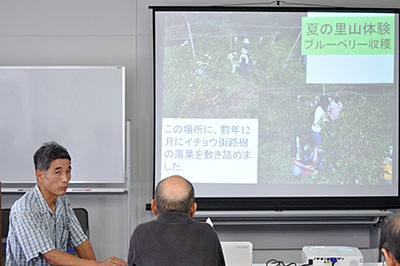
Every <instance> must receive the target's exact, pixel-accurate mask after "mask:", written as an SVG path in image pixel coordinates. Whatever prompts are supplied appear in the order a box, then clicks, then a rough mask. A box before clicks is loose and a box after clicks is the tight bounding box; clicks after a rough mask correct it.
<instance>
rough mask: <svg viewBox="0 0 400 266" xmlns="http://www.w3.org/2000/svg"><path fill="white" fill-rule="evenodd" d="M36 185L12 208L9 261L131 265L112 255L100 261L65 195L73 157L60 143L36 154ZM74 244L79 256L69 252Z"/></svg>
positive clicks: (48, 146)
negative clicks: (69, 247) (68, 249)
mask: <svg viewBox="0 0 400 266" xmlns="http://www.w3.org/2000/svg"><path fill="white" fill-rule="evenodd" d="M33 161H34V164H35V169H36V171H35V175H36V186H35V187H33V188H32V189H30V190H29V191H28V192H26V193H25V195H23V196H22V197H21V198H20V199H18V200H17V201H16V202H15V203H14V205H13V206H12V208H11V211H10V224H9V231H8V237H7V258H6V265H8V266H11V265H18V266H21V265H127V264H126V262H124V261H123V260H121V259H119V258H115V257H111V258H109V259H108V260H106V261H103V262H96V258H95V255H94V252H93V249H92V246H91V244H90V242H89V240H88V238H87V237H86V235H85V234H84V233H83V230H82V228H81V226H80V224H79V221H78V219H77V218H76V216H75V213H74V211H73V210H72V208H71V203H70V201H69V199H68V197H67V196H66V195H65V194H66V191H67V187H68V182H69V181H70V180H71V157H70V155H69V154H68V151H67V150H66V149H65V148H64V147H62V146H60V145H59V144H57V143H56V142H49V143H45V144H43V146H42V147H40V148H39V149H38V150H37V151H36V153H35V154H34V156H33ZM67 246H71V247H74V248H75V250H76V252H77V253H78V255H79V257H80V258H78V257H76V256H73V255H70V254H67V253H66V251H67Z"/></svg>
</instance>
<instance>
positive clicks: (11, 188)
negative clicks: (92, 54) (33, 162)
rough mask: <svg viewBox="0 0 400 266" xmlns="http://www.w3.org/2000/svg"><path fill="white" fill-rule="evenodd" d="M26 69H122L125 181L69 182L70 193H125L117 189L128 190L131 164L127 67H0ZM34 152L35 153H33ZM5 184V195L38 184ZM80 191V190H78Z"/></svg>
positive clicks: (8, 182)
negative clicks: (126, 106) (127, 118)
mask: <svg viewBox="0 0 400 266" xmlns="http://www.w3.org/2000/svg"><path fill="white" fill-rule="evenodd" d="M24 69H39V70H40V69H44V70H46V69H48V70H52V69H74V70H79V69H121V71H122V77H121V78H122V82H121V84H122V92H121V107H122V110H121V114H122V123H121V127H122V130H121V132H122V147H123V150H122V160H123V162H122V166H123V169H122V170H123V173H124V176H123V178H122V179H123V180H122V181H119V180H116V181H113V180H101V181H99V180H93V181H80V180H78V181H74V180H71V181H70V182H69V185H70V188H69V190H70V191H69V192H78V191H79V188H82V187H85V188H89V187H90V188H92V187H94V188H96V187H98V189H95V190H96V192H117V193H121V192H125V191H126V190H125V189H124V190H120V189H116V188H115V187H117V188H121V187H122V188H126V186H127V180H128V178H129V177H127V170H126V169H127V164H130V162H127V157H126V154H127V149H130V147H127V139H126V138H127V130H126V126H127V125H126V118H125V117H126V114H125V113H126V108H125V105H126V102H125V93H126V84H125V75H126V74H125V71H126V70H125V66H119V65H114V66H112V65H110V66H73V65H71V66H62V65H60V66H0V71H1V70H24ZM33 152H34V151H33ZM33 174H34V172H32V175H33ZM2 184H3V188H2V191H4V192H5V193H21V192H25V188H26V187H29V186H32V185H34V184H36V182H34V178H32V182H25V181H15V182H13V181H2ZM107 184H109V186H107ZM77 189H78V190H77ZM90 190H91V191H90V192H92V193H93V192H95V191H94V190H93V189H90ZM79 192H80V193H82V192H87V191H82V190H81V191H79Z"/></svg>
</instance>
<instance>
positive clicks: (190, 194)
mask: <svg viewBox="0 0 400 266" xmlns="http://www.w3.org/2000/svg"><path fill="white" fill-rule="evenodd" d="M151 209H152V211H153V213H154V215H155V216H157V219H156V220H153V221H150V222H147V223H144V224H141V225H139V226H137V227H136V229H135V231H134V232H133V234H132V237H131V240H130V244H129V254H128V264H129V265H130V266H160V265H171V266H172V265H173V266H189V265H190V266H225V260H224V256H223V253H222V248H221V245H220V242H219V239H218V236H217V234H216V232H215V231H214V229H213V228H212V227H211V226H210V225H208V224H206V223H202V222H197V221H194V220H193V219H192V218H193V216H194V214H195V212H196V209H197V204H196V202H194V189H193V186H192V184H191V183H190V182H189V181H188V180H186V179H185V178H183V177H181V176H170V177H168V178H166V179H164V180H162V181H161V182H160V183H158V185H157V188H156V192H155V197H154V199H153V200H152V201H151Z"/></svg>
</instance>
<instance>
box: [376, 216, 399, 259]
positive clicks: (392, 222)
mask: <svg viewBox="0 0 400 266" xmlns="http://www.w3.org/2000/svg"><path fill="white" fill-rule="evenodd" d="M379 243H380V244H379V246H380V250H381V251H382V253H383V255H384V256H385V260H386V263H387V266H400V215H399V214H397V215H391V216H388V217H386V219H385V220H384V222H383V224H382V228H381V239H380V241H379Z"/></svg>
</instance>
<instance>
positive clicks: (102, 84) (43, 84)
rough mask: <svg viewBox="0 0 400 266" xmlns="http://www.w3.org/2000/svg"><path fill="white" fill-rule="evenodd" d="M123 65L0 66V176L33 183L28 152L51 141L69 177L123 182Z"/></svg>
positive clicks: (82, 180)
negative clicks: (67, 161)
mask: <svg viewBox="0 0 400 266" xmlns="http://www.w3.org/2000/svg"><path fill="white" fill-rule="evenodd" d="M124 79H125V68H124V67H120V66H118V67H0V181H1V182H2V183H15V184H18V183H19V184H21V183H36V178H35V175H34V165H33V154H34V153H35V151H36V150H37V149H38V148H39V147H40V146H41V145H42V144H43V143H44V142H48V141H56V142H58V143H59V144H61V145H62V146H64V147H65V148H67V150H68V152H69V153H70V155H71V158H72V160H71V165H72V179H71V183H90V184H93V183H125V129H124V123H125V98H124V97H125V85H124Z"/></svg>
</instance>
